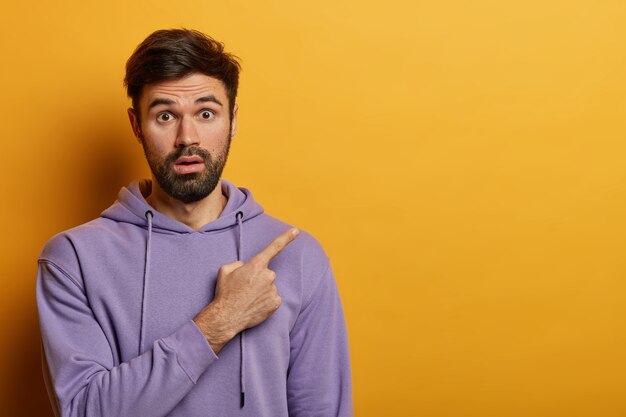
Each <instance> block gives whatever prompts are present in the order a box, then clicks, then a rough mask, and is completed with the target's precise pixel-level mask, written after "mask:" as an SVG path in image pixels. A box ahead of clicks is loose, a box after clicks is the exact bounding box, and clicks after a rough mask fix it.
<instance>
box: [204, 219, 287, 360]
mask: <svg viewBox="0 0 626 417" xmlns="http://www.w3.org/2000/svg"><path fill="white" fill-rule="evenodd" d="M298 233H299V231H298V229H290V230H287V231H286V232H284V233H283V234H281V235H280V236H278V237H277V238H276V239H274V241H273V242H272V243H270V244H269V245H268V246H267V247H266V248H265V249H263V250H262V251H261V252H259V253H258V254H256V255H255V256H254V257H253V258H252V259H250V260H249V261H248V262H246V263H243V262H241V261H237V262H232V263H229V264H225V265H222V267H221V268H220V270H219V272H218V274H217V284H216V287H215V298H214V299H213V301H211V303H210V304H209V305H207V306H206V307H205V308H204V309H203V310H202V311H201V312H200V313H199V314H198V315H197V316H196V317H195V318H194V321H195V323H196V325H197V326H198V327H199V328H200V330H202V333H204V335H205V337H206V338H207V340H208V341H209V344H210V345H211V347H212V348H213V351H214V352H215V353H218V352H219V351H220V350H221V349H222V347H224V345H225V344H226V343H228V341H229V340H230V339H232V338H233V337H235V335H236V334H237V333H239V332H240V331H242V330H245V329H248V328H250V327H254V326H256V325H257V324H259V323H262V322H263V321H265V320H266V319H267V318H268V317H269V316H271V315H272V313H274V312H275V311H276V310H277V309H278V307H280V304H281V298H280V296H279V295H278V291H277V289H276V285H275V284H274V280H275V279H276V273H275V272H274V271H272V270H271V269H269V268H268V265H269V263H270V261H271V260H272V259H273V258H274V257H275V256H276V255H278V254H279V253H280V252H281V251H282V250H283V249H284V248H285V247H286V246H287V245H288V244H289V243H290V242H291V241H293V240H294V239H295V238H296V236H297V235H298Z"/></svg>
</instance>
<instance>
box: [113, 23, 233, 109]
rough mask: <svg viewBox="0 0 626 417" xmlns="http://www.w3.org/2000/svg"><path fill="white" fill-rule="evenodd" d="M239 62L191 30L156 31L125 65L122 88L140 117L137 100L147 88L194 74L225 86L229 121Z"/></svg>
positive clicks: (207, 38)
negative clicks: (201, 75) (216, 80)
mask: <svg viewBox="0 0 626 417" xmlns="http://www.w3.org/2000/svg"><path fill="white" fill-rule="evenodd" d="M240 69H241V66H240V65H239V62H238V58H237V57H236V56H234V55H232V54H229V53H227V52H224V44H223V43H221V42H218V41H216V40H215V39H212V38H210V37H209V36H207V35H205V34H204V33H202V32H198V31H197V30H190V29H168V30H157V31H156V32H153V33H152V34H151V35H150V36H148V37H147V38H146V39H145V40H144V41H143V42H142V43H141V44H140V45H139V46H137V49H135V52H133V54H132V55H131V56H130V58H128V61H126V77H125V78H124V86H125V87H126V92H127V94H128V97H130V98H131V99H132V101H133V108H134V109H135V112H136V113H137V117H140V114H139V97H140V96H141V92H142V90H143V87H144V86H145V85H147V84H152V83H157V82H160V81H165V80H174V79H177V78H181V77H184V76H186V75H189V74H191V73H193V72H200V73H202V74H205V75H208V76H210V77H215V78H217V79H218V80H220V81H222V82H223V83H224V86H225V88H226V93H227V95H228V102H229V106H230V116H231V119H232V115H233V110H234V107H235V98H236V97H237V87H238V85H239V70H240Z"/></svg>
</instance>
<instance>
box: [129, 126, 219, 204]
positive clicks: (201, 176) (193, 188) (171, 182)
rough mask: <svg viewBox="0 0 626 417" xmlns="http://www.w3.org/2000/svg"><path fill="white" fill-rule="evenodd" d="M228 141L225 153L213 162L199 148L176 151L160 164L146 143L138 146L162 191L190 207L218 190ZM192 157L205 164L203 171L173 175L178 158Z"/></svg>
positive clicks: (143, 142) (208, 154) (193, 147)
mask: <svg viewBox="0 0 626 417" xmlns="http://www.w3.org/2000/svg"><path fill="white" fill-rule="evenodd" d="M230 141H231V139H230V138H228V140H227V143H226V147H225V149H224V152H222V153H220V154H219V155H216V157H215V160H213V158H212V156H211V154H210V153H209V152H208V151H206V150H205V149H202V148H200V147H198V146H190V147H188V148H179V149H176V150H175V151H174V152H172V153H170V154H169V155H168V156H167V157H166V158H165V159H162V160H159V159H158V158H157V157H155V156H154V155H153V154H152V153H151V152H150V149H148V148H147V147H146V144H145V143H146V142H145V140H142V141H141V142H142V144H143V151H144V154H145V155H146V159H147V161H148V165H149V166H150V169H151V170H152V175H154V178H155V179H156V180H157V182H158V183H159V186H160V187H161V188H162V189H163V191H165V192H166V193H167V194H168V195H169V196H171V197H172V198H175V199H176V200H180V201H182V202H183V203H193V202H195V201H199V200H202V199H203V198H205V197H206V196H208V195H209V194H211V192H212V191H213V190H214V189H215V187H216V186H217V183H218V182H219V180H220V177H221V176H222V171H223V170H224V165H226V160H227V159H228V151H229V150H230ZM192 155H198V156H200V157H201V158H202V159H203V160H204V170H203V171H202V172H192V173H189V174H178V173H176V171H174V164H175V163H176V160H177V159H178V158H180V157H181V156H192Z"/></svg>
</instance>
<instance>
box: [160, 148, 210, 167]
mask: <svg viewBox="0 0 626 417" xmlns="http://www.w3.org/2000/svg"><path fill="white" fill-rule="evenodd" d="M194 155H197V156H199V157H201V158H202V159H203V160H204V163H205V164H206V163H208V162H210V161H211V154H210V153H209V151H207V150H206V149H202V148H201V147H199V146H190V147H188V148H179V149H177V150H175V151H174V152H172V153H171V154H169V155H168V156H167V158H165V163H166V164H168V165H173V164H174V163H175V162H176V160H177V159H178V158H180V157H181V156H194Z"/></svg>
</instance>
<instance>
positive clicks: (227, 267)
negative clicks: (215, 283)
mask: <svg viewBox="0 0 626 417" xmlns="http://www.w3.org/2000/svg"><path fill="white" fill-rule="evenodd" d="M241 266H243V262H241V261H235V262H231V263H227V264H224V265H222V266H221V267H220V270H219V271H218V273H217V276H218V277H221V276H224V275H228V274H230V273H231V272H233V271H234V270H235V269H237V268H239V267H241Z"/></svg>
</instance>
